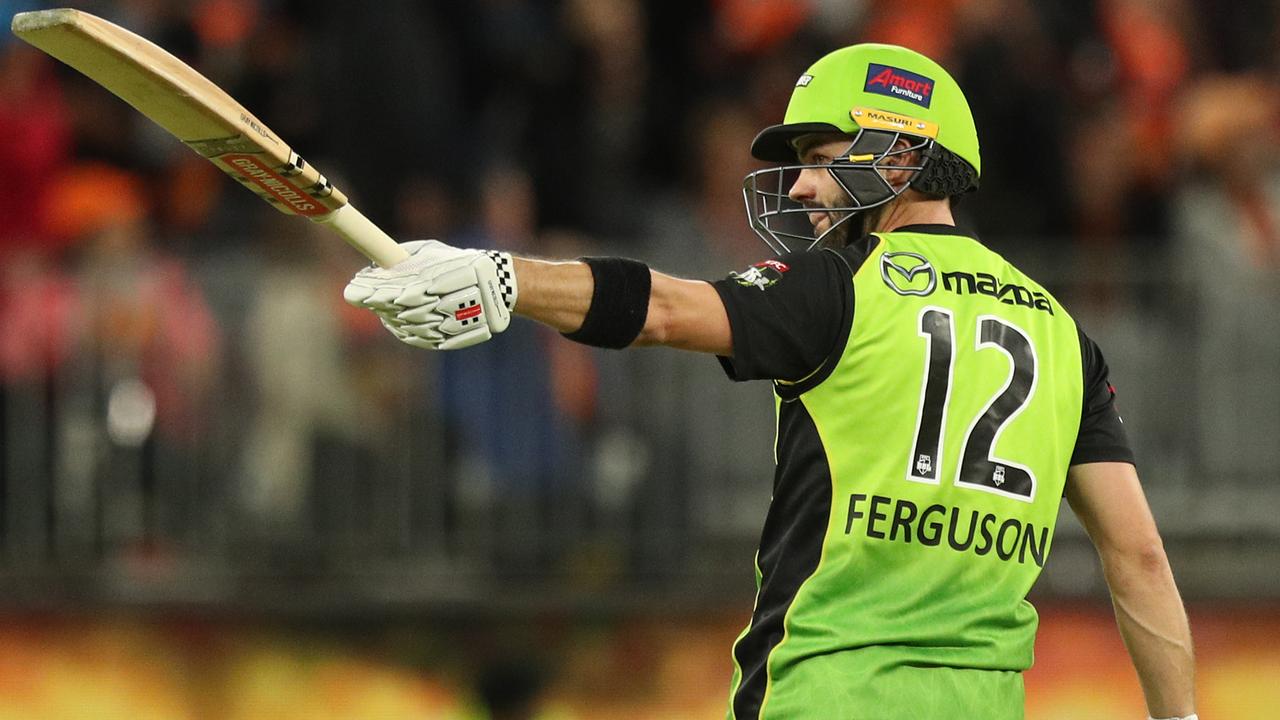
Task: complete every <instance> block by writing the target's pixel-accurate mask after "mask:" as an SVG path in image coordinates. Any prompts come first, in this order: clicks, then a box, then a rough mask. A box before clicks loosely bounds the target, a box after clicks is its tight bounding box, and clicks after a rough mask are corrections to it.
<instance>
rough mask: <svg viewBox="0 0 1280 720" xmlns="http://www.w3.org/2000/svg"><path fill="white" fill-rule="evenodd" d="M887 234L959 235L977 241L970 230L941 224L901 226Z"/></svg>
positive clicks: (959, 226)
mask: <svg viewBox="0 0 1280 720" xmlns="http://www.w3.org/2000/svg"><path fill="white" fill-rule="evenodd" d="M888 232H895V233H899V232H912V233H923V234H925V235H960V236H962V237H969V238H974V239H977V235H974V234H973V232H972V231H971V230H969V229H967V228H965V227H964V226H961V225H943V224H941V223H919V224H916V225H903V226H902V227H899V228H894V229H893V230H889V231H888Z"/></svg>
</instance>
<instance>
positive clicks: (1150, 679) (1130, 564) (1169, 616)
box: [1066, 462, 1195, 718]
mask: <svg viewBox="0 0 1280 720" xmlns="http://www.w3.org/2000/svg"><path fill="white" fill-rule="evenodd" d="M1066 497H1067V501H1068V502H1069V503H1070V504H1071V509H1072V510H1073V511H1074V512H1075V514H1076V516H1077V517H1079V518H1080V522H1081V523H1082V524H1083V525H1084V528H1085V530H1087V531H1088V533H1089V537H1090V539H1092V540H1093V544H1094V546H1095V547H1096V548H1097V549H1098V555H1099V557H1100V558H1101V560H1102V570H1103V573H1104V575H1105V577H1106V581H1107V586H1108V587H1109V588H1110V591H1111V600H1112V605H1113V606H1114V608H1115V614H1116V624H1117V625H1118V626H1119V628H1120V635H1121V637H1122V638H1123V639H1124V643H1125V647H1127V648H1128V650H1129V656H1130V657H1131V658H1132V659H1133V665H1134V668H1136V670H1137V672H1138V681H1139V682H1140V683H1141V685H1142V691H1143V694H1144V695H1145V696H1146V700H1147V710H1148V712H1149V713H1150V714H1151V716H1152V717H1154V718H1178V717H1186V716H1190V715H1192V714H1193V713H1194V712H1195V697H1194V675H1195V660H1194V657H1193V654H1192V647H1191V629H1190V626H1189V625H1188V623H1187V614H1186V611H1185V610H1184V609H1183V606H1182V598H1181V597H1179V595H1178V588H1177V586H1176V585H1175V584H1174V580H1173V572H1172V571H1171V570H1170V568H1169V560H1168V558H1167V557H1166V555H1165V552H1164V544H1163V542H1162V541H1161V540H1160V534H1159V532H1158V531H1157V530H1156V524H1155V520H1154V519H1153V518H1152V516H1151V510H1150V508H1149V507H1148V506H1147V500H1146V496H1145V495H1144V494H1143V492H1142V486H1141V484H1140V483H1139V482H1138V475H1137V472H1136V471H1135V470H1134V467H1133V465H1130V464H1129V463H1118V462H1100V463H1088V464H1081V465H1074V466H1072V467H1071V469H1070V471H1069V472H1068V474H1067V489H1066Z"/></svg>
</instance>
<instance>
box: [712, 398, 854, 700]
mask: <svg viewBox="0 0 1280 720" xmlns="http://www.w3.org/2000/svg"><path fill="white" fill-rule="evenodd" d="M831 488H832V484H831V465H830V463H829V462H828V459H827V451H826V448H825V447H823V445H822V437H821V436H820V435H819V434H818V427H817V425H815V424H814V422H813V417H812V416H810V415H809V410H808V408H806V407H805V405H804V403H786V404H784V405H783V406H782V410H781V412H780V413H779V415H778V466H777V468H776V470H775V472H774V480H773V500H772V501H771V502H770V503H769V513H768V515H767V516H766V517H765V521H764V529H763V530H762V531H761V533H760V550H759V552H758V553H757V554H756V563H757V567H758V569H759V570H760V589H759V591H758V592H757V593H756V606H755V610H754V611H753V612H752V613H751V625H750V627H748V628H747V632H746V633H744V634H743V636H742V638H741V639H739V640H738V642H737V643H735V644H734V646H733V658H734V660H735V661H736V662H737V663H738V667H739V668H740V669H741V671H742V675H741V679H740V681H739V683H738V688H737V692H735V693H734V694H733V698H732V703H733V714H734V717H735V718H737V720H755V719H756V718H759V717H760V709H761V707H762V705H763V704H764V695H765V691H766V690H767V689H768V685H769V673H768V666H769V655H770V654H772V653H773V651H774V649H775V648H777V646H778V644H779V643H781V642H782V638H783V636H784V635H785V634H786V620H787V611H788V610H790V609H791V605H792V603H794V602H795V599H796V594H797V593H799V592H800V587H801V586H802V585H804V583H805V581H806V580H808V579H809V578H810V577H811V576H812V575H813V573H814V572H816V571H817V569H818V565H819V563H820V562H821V561H822V544H823V542H824V540H825V538H826V532H827V523H828V522H829V520H830V517H831Z"/></svg>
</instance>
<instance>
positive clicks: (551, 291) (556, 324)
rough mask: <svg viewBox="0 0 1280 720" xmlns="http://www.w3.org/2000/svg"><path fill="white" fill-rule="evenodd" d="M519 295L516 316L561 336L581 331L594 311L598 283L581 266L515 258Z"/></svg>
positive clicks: (582, 264)
mask: <svg viewBox="0 0 1280 720" xmlns="http://www.w3.org/2000/svg"><path fill="white" fill-rule="evenodd" d="M515 268H516V280H517V282H518V283H519V287H520V295H519V297H518V298H517V299H516V306H515V308H513V310H514V311H515V313H516V314H517V315H523V316H525V317H527V318H529V319H531V320H537V321H538V322H540V323H544V324H546V325H550V326H551V327H553V328H555V329H556V330H559V331H560V332H562V333H569V332H573V331H575V330H577V329H578V328H580V327H582V321H583V320H584V319H585V318H586V316H587V310H588V308H590V307H591V294H592V291H593V290H594V289H595V281H594V280H592V277H591V268H589V267H587V265H586V263H582V262H548V261H545V260H530V259H527V258H515Z"/></svg>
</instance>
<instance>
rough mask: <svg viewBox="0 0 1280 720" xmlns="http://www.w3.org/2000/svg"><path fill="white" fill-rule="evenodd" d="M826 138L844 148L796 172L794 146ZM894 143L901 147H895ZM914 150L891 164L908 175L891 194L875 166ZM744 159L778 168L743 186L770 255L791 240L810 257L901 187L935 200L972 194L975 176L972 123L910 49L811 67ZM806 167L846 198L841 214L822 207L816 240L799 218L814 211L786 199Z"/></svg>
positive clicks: (857, 50)
mask: <svg viewBox="0 0 1280 720" xmlns="http://www.w3.org/2000/svg"><path fill="white" fill-rule="evenodd" d="M827 133H842V134H845V135H848V136H849V138H850V143H849V147H848V148H847V149H846V150H845V151H843V152H842V153H841V154H840V155H839V156H838V157H837V158H836V159H835V160H833V161H832V162H831V163H830V164H829V165H803V164H796V163H797V160H798V157H797V146H796V141H797V140H799V139H800V138H802V137H804V136H806V135H813V134H827ZM900 139H905V140H907V143H908V144H907V146H906V147H898V148H895V146H896V145H897V144H898V140H900ZM913 151H919V153H920V154H919V157H920V158H921V159H920V162H919V163H918V164H915V165H898V164H895V165H893V169H896V170H910V171H913V172H912V173H911V176H910V179H909V180H908V181H907V182H905V183H901V184H899V185H898V186H896V187H895V186H894V185H891V184H890V183H889V182H888V181H887V180H885V178H884V176H883V175H882V174H881V172H880V170H881V169H882V167H883V166H882V165H881V163H882V162H883V161H884V160H885V159H886V158H889V157H893V156H896V155H904V154H906V153H910V152H913ZM751 154H752V155H754V156H755V157H756V158H757V159H760V160H766V161H771V162H777V163H783V164H782V165H780V166H778V167H772V168H768V169H765V170H758V171H756V172H753V173H751V174H750V175H748V176H747V177H746V179H745V180H744V181H743V197H744V199H745V200H746V205H747V216H748V219H749V222H750V224H751V229H752V230H754V231H755V232H756V234H757V235H759V236H760V237H761V239H763V240H764V241H765V243H766V244H768V245H769V247H771V248H773V250H774V251H775V252H790V251H791V250H793V249H799V248H792V247H791V246H790V242H791V241H800V242H802V243H807V247H806V248H805V249H808V248H812V247H814V246H815V245H817V244H818V243H820V242H822V240H823V239H824V238H825V237H826V236H828V235H829V234H830V233H831V232H832V231H834V230H836V229H837V227H840V226H842V225H844V223H845V222H846V221H848V220H849V218H851V217H854V216H855V215H856V214H857V213H860V212H862V211H864V210H868V209H870V208H874V207H877V206H880V205H883V204H885V203H887V202H889V201H890V200H893V199H894V198H896V197H898V196H899V195H901V194H902V193H903V192H905V191H906V189H907V188H908V187H913V188H915V189H916V190H919V191H921V192H924V193H925V194H927V195H931V196H934V197H951V196H953V195H960V194H962V193H966V192H969V191H971V190H976V189H977V187H978V178H979V176H980V174H981V169H982V160H981V157H980V155H979V153H978V133H977V129H976V128H975V127H974V123H973V114H972V113H971V112H970V111H969V103H968V101H966V100H965V98H964V93H962V92H961V91H960V86H959V85H957V84H956V81H955V80H954V79H953V78H952V77H951V75H950V74H948V73H947V71H946V70H944V69H943V68H942V66H941V65H939V64H937V63H936V62H934V61H932V60H930V59H929V58H927V57H925V56H924V55H921V54H920V53H918V52H915V51H914V50H908V49H907V48H904V47H899V46H896V45H880V44H872V43H866V44H861V45H852V46H849V47H846V48H841V49H839V50H836V51H835V52H832V53H830V54H828V55H826V56H825V57H823V58H822V59H820V60H818V61H817V62H816V63H814V64H813V66H812V67H810V68H809V69H808V70H807V71H806V72H805V73H804V74H803V75H801V76H800V79H799V80H798V81H797V82H796V87H795V90H794V91H793V92H792V94H791V102H790V104H788V105H787V113H786V117H785V118H784V121H783V123H782V124H781V125H774V126H772V127H768V128H765V129H764V130H763V131H762V132H761V133H760V134H759V135H757V136H756V139H755V140H754V141H753V142H752V143H751ZM807 168H821V169H825V170H827V171H828V172H830V173H831V176H832V177H833V178H834V179H835V180H836V182H837V183H839V184H840V186H841V187H842V188H843V189H844V190H845V192H846V193H847V194H848V196H849V198H848V203H847V205H846V206H844V207H833V208H823V210H825V211H827V212H828V213H831V216H832V218H833V222H832V223H831V224H830V226H829V227H828V228H827V230H826V231H825V232H823V233H822V235H820V236H817V237H815V236H814V234H813V228H812V226H811V225H810V223H809V221H808V217H807V215H808V213H810V212H812V211H813V209H812V208H808V207H805V206H804V205H803V204H801V203H799V202H797V201H794V200H791V199H790V198H789V197H788V192H789V191H790V189H791V186H792V185H794V184H795V181H796V179H797V178H798V177H799V174H800V171H802V170H805V169H807ZM841 232H842V233H847V232H848V231H847V230H843V231H841Z"/></svg>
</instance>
